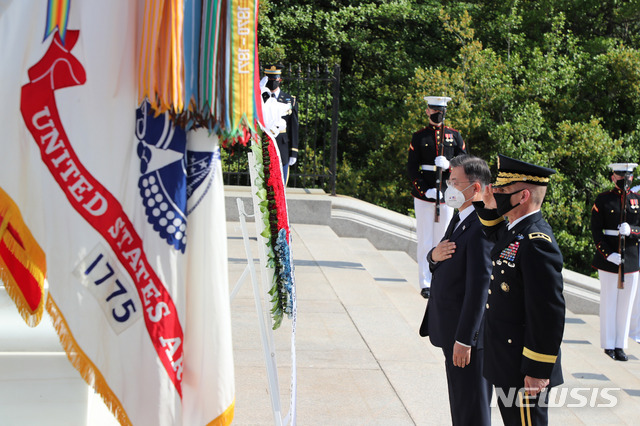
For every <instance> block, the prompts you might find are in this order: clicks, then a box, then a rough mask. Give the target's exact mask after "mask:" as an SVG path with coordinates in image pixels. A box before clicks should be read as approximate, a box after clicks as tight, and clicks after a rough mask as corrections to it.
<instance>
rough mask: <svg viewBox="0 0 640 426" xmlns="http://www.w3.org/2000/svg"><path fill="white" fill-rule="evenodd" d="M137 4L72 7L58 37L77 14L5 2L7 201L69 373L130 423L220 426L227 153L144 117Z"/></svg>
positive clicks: (227, 417)
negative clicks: (42, 284)
mask: <svg viewBox="0 0 640 426" xmlns="http://www.w3.org/2000/svg"><path fill="white" fill-rule="evenodd" d="M56 3H60V4H58V5H56ZM138 3H139V2H137V1H129V0H112V1H108V2H96V1H89V0H73V1H71V7H70V9H68V19H66V18H65V19H66V22H65V23H66V25H67V26H66V28H65V29H64V31H62V29H61V28H60V27H59V25H60V24H55V25H49V24H48V23H49V21H50V19H49V18H50V16H48V7H49V9H50V10H54V9H55V7H58V8H60V7H65V4H67V5H68V4H69V2H68V1H58V0H50V1H47V0H31V1H24V0H13V1H11V0H2V1H0V64H2V66H1V67H0V99H2V102H1V103H0V128H2V139H1V140H2V142H1V144H0V146H1V149H2V154H1V155H0V187H2V189H3V191H4V192H5V194H6V197H5V198H2V199H3V200H5V201H6V202H7V203H8V202H9V201H7V200H10V202H12V203H14V205H15V206H17V208H18V209H19V212H20V214H21V220H22V223H24V226H25V227H26V228H28V231H29V234H30V235H31V236H32V239H33V240H34V241H35V242H36V243H37V244H38V245H39V247H40V248H41V250H42V252H43V253H44V255H45V256H46V277H47V281H48V283H49V293H48V297H47V299H46V302H45V307H46V310H47V312H48V313H49V314H50V315H51V316H52V319H53V322H54V325H55V327H56V330H57V332H58V334H59V336H60V340H61V342H62V344H63V346H64V348H65V350H66V351H67V355H68V357H69V359H70V361H71V362H72V364H73V365H74V366H75V367H76V369H78V371H79V373H80V374H81V375H82V377H83V378H84V379H85V380H86V381H87V382H88V383H89V384H90V385H91V386H93V387H94V388H95V389H96V390H97V391H98V393H99V394H100V395H101V396H102V397H103V399H104V400H105V402H106V404H107V405H108V406H109V408H110V409H111V411H112V412H113V413H114V415H115V416H116V418H117V419H118V420H119V421H120V423H121V424H133V425H154V426H156V425H189V426H191V425H206V424H213V425H226V424H229V423H230V422H231V419H232V418H233V408H234V382H233V380H234V378H233V359H232V347H231V330H230V315H229V296H228V283H227V266H226V258H227V254H226V231H225V217H224V200H223V192H222V191H223V189H222V188H223V186H222V180H221V177H222V174H221V169H220V155H219V151H218V147H217V140H216V138H215V137H210V136H209V135H208V133H207V132H204V133H198V134H194V133H192V132H189V133H185V132H184V131H183V130H182V129H180V128H179V127H176V126H174V125H173V124H172V122H171V120H169V119H168V117H167V116H166V115H163V114H161V115H158V116H156V115H155V114H154V112H153V111H152V110H151V109H150V107H149V105H148V104H147V103H142V104H141V105H138V104H137V96H136V87H135V58H136V40H137V35H138V31H139V26H140V22H141V16H140V15H138V13H139V11H140V10H141V9H142V8H141V7H139V4H138ZM51 4H53V5H54V8H53V9H51V7H50V6H51ZM56 10H60V9H56ZM61 16H64V14H61ZM65 19H63V20H65ZM45 23H47V28H48V29H49V28H50V27H51V28H55V29H54V30H53V32H50V31H46V32H45ZM1 208H2V206H0V211H1ZM0 231H2V228H0ZM16 238H17V240H20V236H19V235H17V236H16ZM34 252H35V251H34ZM36 263H37V262H36ZM36 272H37V271H35V272H34V274H35V273H36ZM36 275H37V274H36ZM23 308H24V306H23Z"/></svg>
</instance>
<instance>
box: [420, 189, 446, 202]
mask: <svg viewBox="0 0 640 426" xmlns="http://www.w3.org/2000/svg"><path fill="white" fill-rule="evenodd" d="M424 195H425V197H427V198H433V199H434V200H435V199H436V189H435V188H429V189H427V192H425V193H424ZM440 199H441V200H444V193H443V192H440Z"/></svg>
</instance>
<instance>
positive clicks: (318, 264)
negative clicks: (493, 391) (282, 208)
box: [228, 223, 640, 426]
mask: <svg viewBox="0 0 640 426" xmlns="http://www.w3.org/2000/svg"><path fill="white" fill-rule="evenodd" d="M252 227H253V224H249V228H250V229H252ZM292 229H293V253H294V258H295V267H296V269H295V271H296V281H297V295H298V320H297V327H296V345H297V351H296V354H297V365H298V368H297V383H298V388H297V401H298V402H297V418H298V424H300V425H444V424H450V422H451V420H450V415H449V406H448V398H447V390H446V389H447V388H446V378H445V373H444V362H443V360H444V358H443V355H442V352H441V351H440V349H438V348H435V347H433V346H432V345H431V344H430V343H429V342H428V339H424V338H420V337H419V336H418V333H417V330H418V326H419V322H420V321H421V319H422V315H423V313H424V308H425V300H424V299H422V297H420V296H419V294H418V289H417V285H416V284H415V282H416V279H415V277H416V276H417V265H416V263H415V261H413V260H412V259H411V258H410V257H409V256H408V255H407V254H406V253H404V252H394V251H379V250H376V249H375V248H374V247H373V246H372V245H371V244H370V243H369V242H368V241H367V240H365V239H358V238H338V237H337V236H336V235H335V234H334V233H333V231H332V230H331V229H330V228H328V227H326V226H319V225H296V224H294V225H293V226H292ZM228 235H229V258H230V262H229V270H230V281H231V282H232V283H235V282H236V281H237V280H238V278H239V277H240V276H241V273H242V271H243V270H244V268H245V265H246V256H245V253H244V247H243V243H242V239H241V231H240V227H239V224H237V223H229V224H228ZM252 244H253V245H254V246H257V243H256V242H255V241H253V242H252ZM254 249H255V247H254ZM254 257H255V258H256V259H257V251H255V252H254ZM232 285H233V284H232ZM232 315H233V335H234V347H235V360H236V383H237V389H236V395H237V405H236V415H235V424H238V425H268V424H273V416H272V414H271V405H270V400H269V395H268V391H267V390H268V384H267V378H266V377H267V376H266V370H265V363H264V359H263V354H262V352H261V345H260V335H259V331H258V323H257V316H256V308H255V304H254V299H253V293H252V291H251V284H250V282H249V281H248V280H247V282H245V284H244V285H243V286H242V288H241V290H240V292H239V293H238V295H237V297H236V298H235V300H234V301H233V303H232ZM598 324H599V323H598V317H597V316H594V315H576V314H573V313H572V312H567V325H566V329H565V330H566V331H565V336H564V342H563V347H562V350H563V370H564V375H565V384H564V385H563V386H562V387H561V388H559V393H558V394H557V395H556V399H555V401H556V402H561V401H562V400H563V399H564V401H565V403H564V404H562V405H563V406H562V407H559V408H551V409H550V423H551V424H556V425H557V424H562V425H565V426H569V425H603V424H607V425H623V424H629V425H631V424H639V423H640V420H639V418H640V360H639V358H640V345H638V344H636V343H635V342H631V341H630V342H629V345H630V346H629V349H628V351H627V352H628V354H629V356H630V361H629V362H626V363H623V362H615V361H612V360H610V359H609V358H607V357H605V355H604V354H603V353H602V350H601V349H600V347H599V332H598V330H599V325H598ZM290 336H291V322H290V321H284V322H283V325H282V327H281V328H280V329H279V330H277V331H276V332H275V340H276V347H277V354H276V357H277V362H278V365H279V369H278V370H279V380H280V389H281V401H282V406H283V411H284V413H285V414H286V413H287V412H288V407H289V396H290V391H289V381H290V374H291V373H290V371H291V362H290V359H291V356H290V353H289V348H290V344H291V343H290ZM603 388H615V390H610V391H607V392H608V393H605V394H604V395H603V394H602V393H601V392H602V391H601V390H602V389H603ZM563 395H564V397H563ZM608 395H609V396H608ZM612 400H615V402H616V403H615V406H614V407H610V408H608V407H602V406H598V405H612V402H611V401H612ZM590 406H593V407H590ZM493 420H494V421H493V423H494V424H496V425H499V424H502V422H501V420H500V417H499V413H498V412H497V409H494V410H493Z"/></svg>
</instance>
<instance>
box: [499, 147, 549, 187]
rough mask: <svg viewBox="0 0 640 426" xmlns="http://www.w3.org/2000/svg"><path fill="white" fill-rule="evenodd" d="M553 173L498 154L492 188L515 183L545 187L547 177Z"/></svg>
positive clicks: (547, 180)
mask: <svg viewBox="0 0 640 426" xmlns="http://www.w3.org/2000/svg"><path fill="white" fill-rule="evenodd" d="M555 172H556V171H555V170H553V169H549V168H547V167H541V166H536V165H535V164H530V163H525V162H524V161H520V160H516V159H515V158H510V157H507V156H505V155H502V154H498V178H497V179H496V182H495V183H494V184H493V186H495V187H498V188H499V187H502V186H507V185H511V184H512V183H516V182H525V183H531V184H534V185H540V186H547V185H548V184H549V176H551V175H552V174H554V173H555Z"/></svg>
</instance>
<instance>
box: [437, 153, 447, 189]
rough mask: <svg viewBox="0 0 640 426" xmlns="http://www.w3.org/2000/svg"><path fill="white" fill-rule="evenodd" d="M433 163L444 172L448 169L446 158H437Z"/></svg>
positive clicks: (442, 156)
mask: <svg viewBox="0 0 640 426" xmlns="http://www.w3.org/2000/svg"><path fill="white" fill-rule="evenodd" d="M434 163H435V165H436V167H440V168H441V169H445V170H446V169H448V168H449V160H447V157H445V156H444V155H439V156H437V157H436V159H435V161H434ZM434 198H435V197H434Z"/></svg>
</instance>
